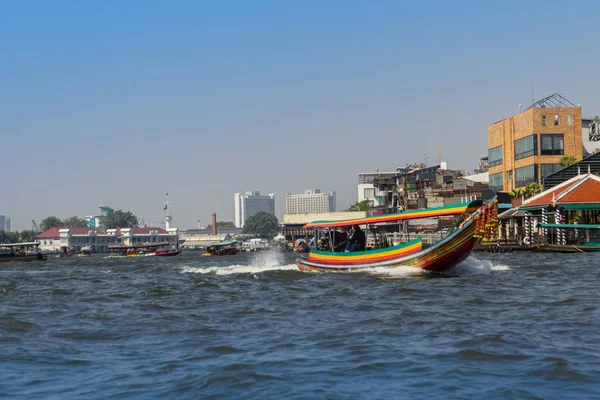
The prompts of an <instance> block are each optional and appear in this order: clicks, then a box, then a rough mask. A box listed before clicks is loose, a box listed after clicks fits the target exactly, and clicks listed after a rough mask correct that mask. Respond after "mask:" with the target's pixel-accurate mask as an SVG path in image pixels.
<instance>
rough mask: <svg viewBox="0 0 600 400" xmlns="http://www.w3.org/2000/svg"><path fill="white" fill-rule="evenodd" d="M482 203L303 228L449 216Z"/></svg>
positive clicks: (469, 210)
mask: <svg viewBox="0 0 600 400" xmlns="http://www.w3.org/2000/svg"><path fill="white" fill-rule="evenodd" d="M482 205H483V200H474V201H471V202H467V203H459V204H452V205H450V206H444V207H435V208H424V209H420V210H409V211H405V212H401V213H396V214H385V215H376V216H373V217H367V218H357V219H346V220H342V221H314V222H311V223H309V224H306V225H304V227H303V228H304V229H308V228H334V227H343V226H352V225H367V224H380V223H383V222H396V221H404V220H410V219H422V218H433V217H447V216H452V215H460V214H464V213H473V212H475V211H477V210H478V209H479V208H480V207H481V206H482Z"/></svg>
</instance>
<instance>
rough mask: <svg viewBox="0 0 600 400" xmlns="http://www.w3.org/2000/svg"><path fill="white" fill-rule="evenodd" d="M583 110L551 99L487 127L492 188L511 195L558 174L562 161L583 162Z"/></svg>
mask: <svg viewBox="0 0 600 400" xmlns="http://www.w3.org/2000/svg"><path fill="white" fill-rule="evenodd" d="M581 122H582V121H581V107H580V106H576V105H574V104H573V103H571V102H570V101H568V100H567V99H565V98H564V97H562V96H561V95H559V94H553V95H552V96H548V97H546V98H544V99H542V100H540V101H538V102H536V103H534V104H533V105H531V107H529V108H528V109H526V110H524V111H523V112H520V113H519V114H517V115H514V116H512V117H509V118H505V119H503V120H501V121H498V122H496V123H495V124H493V125H491V126H490V127H488V131H487V136H488V163H489V185H490V187H491V188H493V189H495V190H498V191H506V192H507V191H511V190H513V189H516V188H520V187H524V186H526V185H528V184H529V183H531V182H537V183H540V185H541V181H542V179H543V178H544V177H546V176H548V175H550V174H552V173H554V172H556V171H558V170H559V169H560V168H561V167H560V159H561V158H562V157H563V156H565V155H567V156H574V157H575V159H576V160H581V158H582V125H581Z"/></svg>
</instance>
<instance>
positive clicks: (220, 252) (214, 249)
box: [202, 240, 239, 257]
mask: <svg viewBox="0 0 600 400" xmlns="http://www.w3.org/2000/svg"><path fill="white" fill-rule="evenodd" d="M237 243H238V242H237V240H225V241H223V242H216V243H213V244H211V245H210V246H208V247H207V248H206V252H205V253H204V254H202V256H203V257H209V256H232V255H235V254H237V253H238V251H239V249H238V247H237Z"/></svg>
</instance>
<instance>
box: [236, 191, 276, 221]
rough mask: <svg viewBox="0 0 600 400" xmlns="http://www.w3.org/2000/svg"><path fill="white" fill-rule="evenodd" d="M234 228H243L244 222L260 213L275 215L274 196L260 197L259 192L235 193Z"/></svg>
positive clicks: (271, 194)
mask: <svg viewBox="0 0 600 400" xmlns="http://www.w3.org/2000/svg"><path fill="white" fill-rule="evenodd" d="M234 201H235V203H234V212H235V221H234V223H235V226H236V227H237V228H243V227H244V223H245V222H246V220H247V219H248V218H249V217H251V216H253V215H256V214H258V213H259V212H261V211H264V212H267V213H269V214H273V215H275V195H274V194H273V193H270V194H266V195H261V194H260V192H259V191H256V190H254V191H250V192H244V193H236V194H235V195H234Z"/></svg>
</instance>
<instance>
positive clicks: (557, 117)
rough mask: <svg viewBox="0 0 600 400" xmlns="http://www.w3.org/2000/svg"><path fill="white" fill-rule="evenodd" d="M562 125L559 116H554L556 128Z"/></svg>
mask: <svg viewBox="0 0 600 400" xmlns="http://www.w3.org/2000/svg"><path fill="white" fill-rule="evenodd" d="M559 124H560V117H559V115H558V114H554V126H557V125H559Z"/></svg>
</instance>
